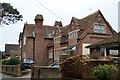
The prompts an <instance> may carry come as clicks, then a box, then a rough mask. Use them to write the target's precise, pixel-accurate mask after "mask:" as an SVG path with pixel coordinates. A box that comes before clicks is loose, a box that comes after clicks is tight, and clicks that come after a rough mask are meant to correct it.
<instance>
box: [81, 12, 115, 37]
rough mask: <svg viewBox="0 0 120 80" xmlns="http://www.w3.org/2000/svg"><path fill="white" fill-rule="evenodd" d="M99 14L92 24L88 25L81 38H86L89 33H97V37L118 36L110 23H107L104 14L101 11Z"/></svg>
mask: <svg viewBox="0 0 120 80" xmlns="http://www.w3.org/2000/svg"><path fill="white" fill-rule="evenodd" d="M97 12H98V13H97V15H96V16H95V17H94V18H93V19H92V21H91V23H89V25H87V28H86V29H85V31H84V32H83V34H82V35H81V38H84V37H85V36H86V35H87V34H88V33H89V34H90V33H92V34H93V33H94V34H96V33H97V35H99V34H105V35H106V34H109V35H111V36H112V35H114V34H116V32H115V31H114V30H113V28H112V27H111V26H110V25H108V22H107V21H106V19H105V18H104V16H103V15H102V13H101V12H100V11H99V10H98V11H97Z"/></svg>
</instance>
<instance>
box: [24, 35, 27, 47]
mask: <svg viewBox="0 0 120 80" xmlns="http://www.w3.org/2000/svg"><path fill="white" fill-rule="evenodd" d="M26 40H27V39H26V36H25V35H24V39H23V45H26Z"/></svg>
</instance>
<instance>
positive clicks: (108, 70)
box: [93, 64, 118, 79]
mask: <svg viewBox="0 0 120 80" xmlns="http://www.w3.org/2000/svg"><path fill="white" fill-rule="evenodd" d="M117 71H118V69H117V67H116V66H114V65H107V64H104V65H98V66H97V67H94V70H93V72H94V74H95V75H96V76H97V78H100V79H105V78H107V77H108V76H110V75H112V74H113V73H115V72H117Z"/></svg>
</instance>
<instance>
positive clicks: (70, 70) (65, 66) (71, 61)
mask: <svg viewBox="0 0 120 80" xmlns="http://www.w3.org/2000/svg"><path fill="white" fill-rule="evenodd" d="M89 63H90V61H89V60H86V57H85V56H82V55H75V56H72V57H70V58H68V59H66V60H64V61H63V62H62V63H61V73H62V76H63V77H71V78H79V79H80V78H83V77H84V73H85V74H89V73H88V72H89V71H87V67H88V66H87V65H88V64H89Z"/></svg>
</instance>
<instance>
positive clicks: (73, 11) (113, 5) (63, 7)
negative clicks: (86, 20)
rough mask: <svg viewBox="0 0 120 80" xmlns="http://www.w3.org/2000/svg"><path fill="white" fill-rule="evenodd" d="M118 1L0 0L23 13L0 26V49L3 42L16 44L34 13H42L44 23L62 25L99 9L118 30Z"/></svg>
mask: <svg viewBox="0 0 120 80" xmlns="http://www.w3.org/2000/svg"><path fill="white" fill-rule="evenodd" d="M118 1H119V0H0V2H5V3H10V4H11V5H13V6H14V8H17V9H18V10H19V11H20V13H21V14H22V15H23V21H21V22H18V23H16V24H14V25H9V26H4V27H0V36H1V39H0V50H1V51H4V50H5V49H4V47H5V46H4V45H5V44H17V43H18V39H19V33H20V32H22V31H23V26H24V23H26V22H27V23H28V24H29V23H30V24H34V17H35V16H36V14H42V15H43V17H44V23H43V24H44V25H53V24H54V22H55V21H56V20H57V21H62V23H63V25H67V24H69V23H70V21H71V18H72V17H73V16H74V17H76V18H83V17H85V16H87V15H89V14H91V13H93V12H95V11H97V10H101V12H102V13H103V15H104V17H105V19H106V20H107V21H108V22H109V23H110V24H111V26H112V27H113V29H115V30H116V31H118Z"/></svg>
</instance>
